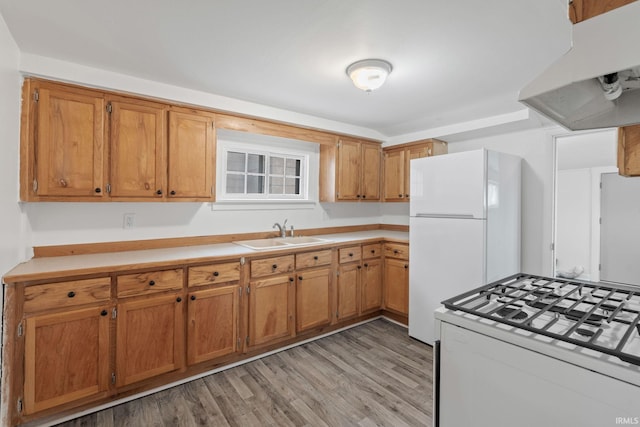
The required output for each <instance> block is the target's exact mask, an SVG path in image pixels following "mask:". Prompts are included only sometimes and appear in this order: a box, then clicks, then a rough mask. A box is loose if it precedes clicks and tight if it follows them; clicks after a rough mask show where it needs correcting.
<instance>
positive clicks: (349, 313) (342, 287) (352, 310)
mask: <svg viewBox="0 0 640 427" xmlns="http://www.w3.org/2000/svg"><path fill="white" fill-rule="evenodd" d="M361 268H362V267H361V266H360V264H356V263H354V264H344V265H341V266H340V267H339V269H338V310H337V311H338V315H337V317H338V321H340V320H345V319H349V318H351V317H354V316H357V315H358V300H359V299H360V298H359V297H360V294H359V292H358V291H359V289H360V270H361Z"/></svg>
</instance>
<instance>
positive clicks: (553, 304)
mask: <svg viewBox="0 0 640 427" xmlns="http://www.w3.org/2000/svg"><path fill="white" fill-rule="evenodd" d="M443 304H444V306H445V307H446V308H447V309H449V310H455V311H460V312H464V313H469V314H471V315H473V316H477V317H478V318H481V319H487V320H491V321H493V322H496V323H497V324H503V325H508V326H511V327H515V328H519V329H520V330H523V331H528V332H530V333H531V334H532V335H538V336H543V337H548V338H549V339H551V341H553V342H554V343H558V344H562V345H564V346H565V347H569V348H570V347H571V346H575V348H578V349H588V350H591V351H592V352H595V354H596V355H609V356H613V357H614V358H617V360H618V363H621V364H623V365H627V364H630V365H635V366H640V288H638V289H634V288H633V287H623V286H617V285H610V284H603V283H592V282H581V281H576V280H566V279H556V278H548V277H541V276H534V275H530V274H516V275H513V276H510V277H507V278H505V279H502V280H499V281H497V282H494V283H491V284H489V285H485V286H482V287H480V288H477V289H474V290H472V291H469V292H466V293H464V294H461V295H458V296H456V297H453V298H450V299H447V300H446V301H443Z"/></svg>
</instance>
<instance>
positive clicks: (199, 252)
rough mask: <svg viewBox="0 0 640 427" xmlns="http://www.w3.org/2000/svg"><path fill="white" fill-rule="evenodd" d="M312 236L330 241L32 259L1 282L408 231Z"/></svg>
mask: <svg viewBox="0 0 640 427" xmlns="http://www.w3.org/2000/svg"><path fill="white" fill-rule="evenodd" d="M314 237H319V238H321V239H325V240H329V242H327V243H323V244H314V245H308V246H296V247H286V248H283V249H269V250H253V249H249V248H247V247H244V246H240V245H237V244H235V243H217V244H210V245H197V246H184V247H174V248H162V249H144V250H136V251H123V252H109V253H100V254H86V255H69V256H58V257H42V258H32V259H30V260H28V261H25V262H23V263H21V264H18V265H17V266H16V267H14V268H13V269H12V270H10V271H9V272H7V273H6V274H5V275H4V277H3V283H16V282H28V281H35V280H42V279H56V278H62V277H68V276H72V275H88V274H97V273H105V274H108V273H112V272H118V271H125V270H132V269H138V268H148V267H164V266H173V265H176V264H187V263H196V262H206V261H215V260H216V259H220V260H224V259H230V258H240V257H263V256H268V255H271V254H274V255H277V254H282V253H286V252H292V251H296V252H297V251H301V250H313V249H320V248H326V247H333V246H335V245H343V244H348V243H362V242H366V241H373V240H381V239H384V240H390V241H397V242H402V243H408V242H409V233H408V232H403V231H390V230H370V231H357V232H350V233H337V234H325V235H318V236H314Z"/></svg>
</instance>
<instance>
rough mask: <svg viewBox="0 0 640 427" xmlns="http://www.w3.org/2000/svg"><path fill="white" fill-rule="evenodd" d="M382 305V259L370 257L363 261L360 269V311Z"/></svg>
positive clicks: (363, 311) (375, 308)
mask: <svg viewBox="0 0 640 427" xmlns="http://www.w3.org/2000/svg"><path fill="white" fill-rule="evenodd" d="M381 307H382V260H380V258H376V259H370V260H367V261H365V262H364V264H363V269H362V292H361V298H360V311H361V313H366V312H368V311H375V310H380V308H381Z"/></svg>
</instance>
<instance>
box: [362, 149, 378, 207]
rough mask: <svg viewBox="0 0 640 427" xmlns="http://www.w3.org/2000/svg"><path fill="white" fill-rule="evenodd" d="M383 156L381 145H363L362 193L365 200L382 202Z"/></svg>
mask: <svg viewBox="0 0 640 427" xmlns="http://www.w3.org/2000/svg"><path fill="white" fill-rule="evenodd" d="M381 154H382V150H381V148H380V145H379V144H369V143H364V142H363V143H362V154H361V156H362V167H361V168H362V169H361V184H360V193H361V196H362V199H363V200H380V167H381V164H382V161H381Z"/></svg>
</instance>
